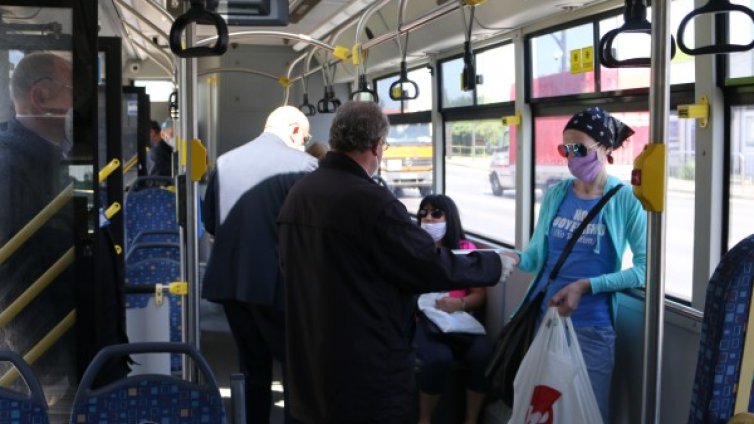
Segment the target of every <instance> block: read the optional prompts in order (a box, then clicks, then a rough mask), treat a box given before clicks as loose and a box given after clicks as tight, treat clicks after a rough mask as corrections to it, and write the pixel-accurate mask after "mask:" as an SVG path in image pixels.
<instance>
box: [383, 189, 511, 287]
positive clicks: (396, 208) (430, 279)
mask: <svg viewBox="0 0 754 424" xmlns="http://www.w3.org/2000/svg"><path fill="white" fill-rule="evenodd" d="M375 228H376V230H375V234H374V237H375V240H376V243H375V249H374V252H373V254H374V255H375V257H376V258H377V260H378V263H381V264H384V265H383V266H382V267H381V272H382V273H383V276H384V278H386V279H387V280H388V281H390V282H392V283H393V284H395V285H396V286H398V287H399V289H401V290H403V291H406V292H410V293H427V292H439V291H448V290H453V289H462V288H467V287H481V286H492V285H495V284H496V283H497V281H498V280H499V278H500V273H501V272H502V265H501V263H500V258H499V257H498V255H497V254H496V253H493V252H472V253H470V254H468V255H455V254H454V253H452V252H451V251H450V250H448V249H443V248H437V247H435V244H434V242H433V241H432V238H431V237H429V235H428V234H427V233H426V232H425V231H424V230H422V229H421V228H420V227H419V226H417V225H416V224H414V223H413V222H411V220H410V218H409V216H408V213H407V212H406V210H405V207H403V205H402V204H401V203H400V202H399V201H397V200H396V201H395V202H393V203H391V204H390V205H389V206H388V207H387V208H385V209H384V211H383V212H382V213H380V214H379V215H378V218H377V223H376V226H375Z"/></svg>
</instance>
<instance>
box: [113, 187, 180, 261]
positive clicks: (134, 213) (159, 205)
mask: <svg viewBox="0 0 754 424" xmlns="http://www.w3.org/2000/svg"><path fill="white" fill-rule="evenodd" d="M124 217H125V221H126V249H128V248H130V246H131V243H132V242H133V240H134V237H136V235H137V234H139V233H140V232H142V231H148V230H170V231H175V232H176V233H177V232H178V222H177V220H176V205H175V194H174V193H173V192H172V191H170V190H167V189H163V188H159V187H150V188H145V189H142V190H138V191H129V192H128V194H127V195H126V200H125V206H124ZM153 241H162V240H153Z"/></svg>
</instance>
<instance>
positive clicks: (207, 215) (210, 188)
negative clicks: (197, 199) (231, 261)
mask: <svg viewBox="0 0 754 424" xmlns="http://www.w3.org/2000/svg"><path fill="white" fill-rule="evenodd" d="M218 195H219V193H218V190H217V168H215V169H213V170H212V172H211V173H210V175H209V178H208V180H207V191H206V192H204V201H203V202H202V224H204V229H205V230H207V232H208V233H210V234H212V235H213V236H214V235H215V231H216V230H217V224H218V222H217V220H218V219H219V218H220V217H219V216H217V201H218V199H217V196H218Z"/></svg>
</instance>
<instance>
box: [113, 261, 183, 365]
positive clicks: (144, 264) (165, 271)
mask: <svg viewBox="0 0 754 424" xmlns="http://www.w3.org/2000/svg"><path fill="white" fill-rule="evenodd" d="M180 275H181V263H180V262H179V261H177V260H174V259H168V258H147V259H143V260H140V261H138V262H128V263H126V284H134V285H144V286H154V285H155V284H168V283H171V282H173V281H177V280H178V279H179V278H180ZM152 296H154V295H153V294H127V295H126V308H145V307H146V306H147V304H149V299H150V298H151V297H152ZM167 300H168V302H169V304H170V313H169V316H170V341H171V342H180V341H181V340H182V338H181V337H182V332H183V320H182V318H181V316H182V312H181V311H182V308H183V299H182V298H181V297H180V296H174V295H169V296H167ZM180 359H181V358H180V356H179V355H171V358H170V368H171V369H172V370H174V371H180V370H181V360H180Z"/></svg>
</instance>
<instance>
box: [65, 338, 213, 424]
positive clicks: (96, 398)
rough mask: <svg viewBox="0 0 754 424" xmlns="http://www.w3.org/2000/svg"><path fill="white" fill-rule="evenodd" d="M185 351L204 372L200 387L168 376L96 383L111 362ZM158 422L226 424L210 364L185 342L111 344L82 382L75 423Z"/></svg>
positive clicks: (72, 423) (71, 421)
mask: <svg viewBox="0 0 754 424" xmlns="http://www.w3.org/2000/svg"><path fill="white" fill-rule="evenodd" d="M156 352H164V353H179V354H184V355H187V356H189V357H190V358H191V359H192V360H193V361H194V364H195V365H196V366H197V368H198V369H199V371H200V372H201V373H202V374H203V379H204V383H202V384H195V383H191V382H188V381H185V380H181V379H179V378H175V377H172V376H168V375H155V374H145V375H133V376H130V377H127V378H125V379H123V380H120V381H116V382H113V383H110V384H108V385H106V386H104V387H101V388H98V389H92V384H93V382H94V380H95V378H96V376H97V374H98V373H99V371H100V369H102V367H103V366H104V365H105V363H106V362H107V361H108V360H110V359H111V358H114V357H117V356H123V355H132V354H138V353H156ZM123 417H128V422H139V423H141V422H145V423H146V422H154V423H164V422H169V423H171V424H199V423H213V424H224V423H225V422H226V419H225V409H224V407H223V401H222V398H221V397H220V391H219V389H218V387H217V383H216V382H215V377H214V375H213V374H212V371H211V370H210V368H209V365H208V364H207V361H206V360H205V359H204V358H203V357H202V356H201V355H200V354H199V352H197V351H196V350H195V349H194V348H192V347H191V346H189V345H186V344H181V343H132V344H126V345H115V346H108V347H106V348H105V349H102V351H100V352H99V353H98V354H97V356H95V358H94V360H93V361H92V363H91V364H90V365H89V367H88V368H87V370H86V372H85V373H84V376H83V378H82V379H81V383H80V384H79V388H78V391H77V392H76V398H75V400H74V402H73V410H72V411H71V417H70V423H71V424H84V423H102V422H107V423H117V422H124V421H125V420H124V419H123Z"/></svg>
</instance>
